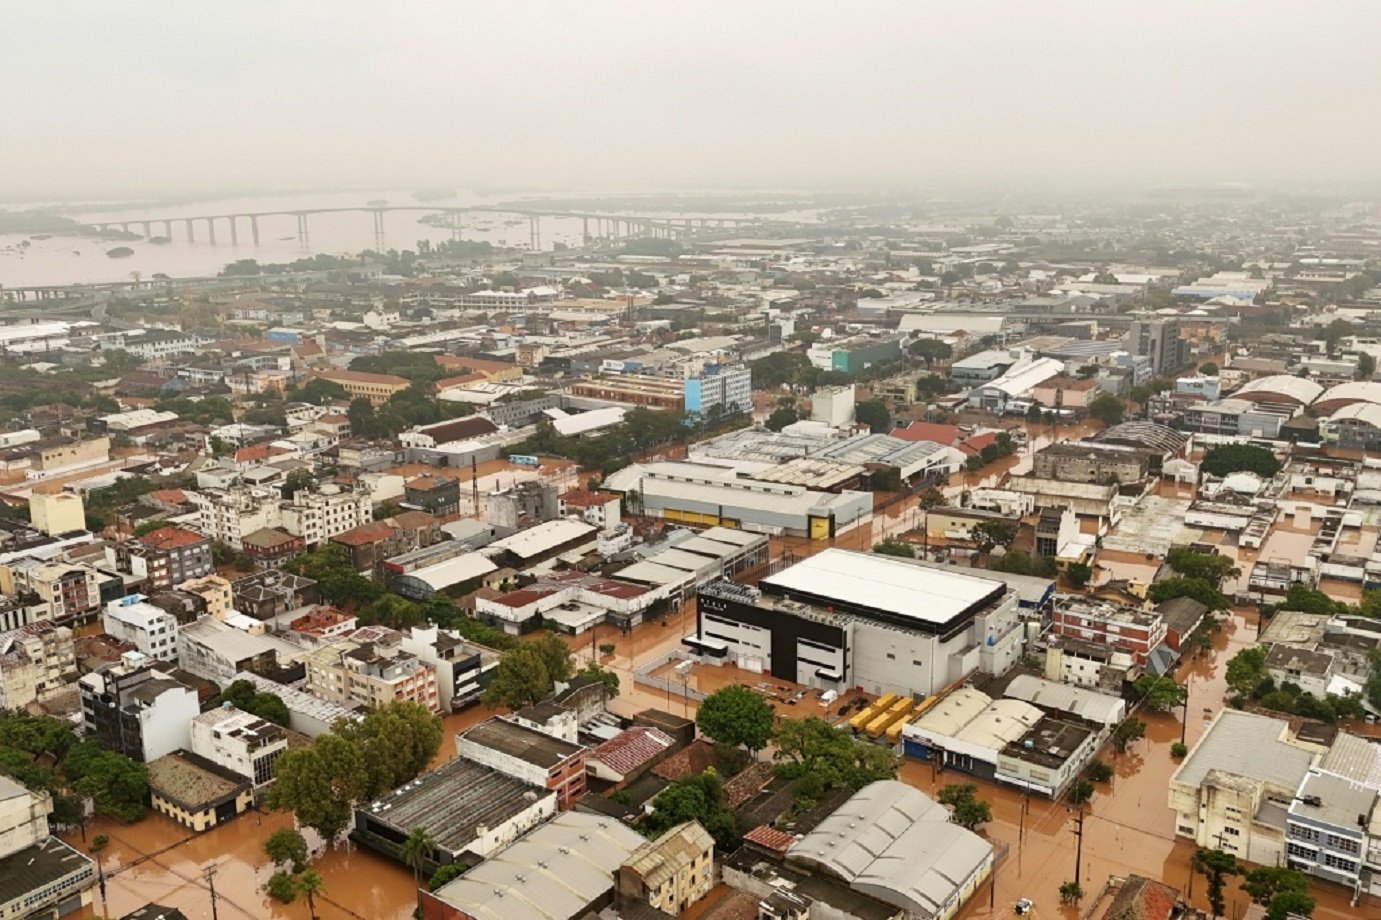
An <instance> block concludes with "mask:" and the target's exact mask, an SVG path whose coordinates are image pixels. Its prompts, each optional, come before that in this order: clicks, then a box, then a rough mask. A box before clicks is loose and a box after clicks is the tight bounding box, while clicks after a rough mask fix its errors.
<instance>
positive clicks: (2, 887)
mask: <svg viewBox="0 0 1381 920" xmlns="http://www.w3.org/2000/svg"><path fill="white" fill-rule="evenodd" d="M52 811H53V799H52V796H50V795H48V794H47V793H36V792H30V791H29V790H28V789H25V788H24V787H23V786H21V785H20V784H19V783H17V782H15V781H14V780H12V779H10V778H9V777H8V776H3V775H0V917H5V918H7V920H8V918H11V917H13V918H21V917H22V918H26V920H27V918H50V917H51V918H56V917H65V916H68V915H69V914H74V913H76V912H77V911H81V910H83V909H88V910H89V909H90V908H91V905H92V897H91V889H92V888H93V887H94V886H95V884H96V863H95V862H94V861H93V860H92V859H91V858H90V857H88V856H86V855H85V854H83V853H81V852H80V851H78V850H76V849H74V848H72V847H70V846H68V845H67V844H65V843H63V842H62V841H61V840H59V839H58V838H57V837H54V836H52V835H51V833H50V828H49V825H48V816H49V815H50V814H52Z"/></svg>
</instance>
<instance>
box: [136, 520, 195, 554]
mask: <svg viewBox="0 0 1381 920" xmlns="http://www.w3.org/2000/svg"><path fill="white" fill-rule="evenodd" d="M205 541H206V538H205V537H203V536H202V535H201V534H199V533H197V532H195V531H192V530H185V529H183V528H181V527H173V526H171V525H170V526H168V527H160V528H158V529H157V530H151V531H149V532H148V533H146V534H144V535H143V536H142V537H137V538H136V539H135V542H136V543H140V544H142V545H144V546H147V547H148V548H149V549H173V548H175V547H179V546H194V545H196V544H198V543H204V542H205Z"/></svg>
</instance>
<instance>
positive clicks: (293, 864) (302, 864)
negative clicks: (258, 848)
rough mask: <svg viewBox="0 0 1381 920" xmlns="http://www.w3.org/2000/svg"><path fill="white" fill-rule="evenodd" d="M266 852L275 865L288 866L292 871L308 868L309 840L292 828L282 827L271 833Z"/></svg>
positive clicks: (265, 843)
mask: <svg viewBox="0 0 1381 920" xmlns="http://www.w3.org/2000/svg"><path fill="white" fill-rule="evenodd" d="M264 852H265V853H267V854H268V857H269V859H271V860H273V864H274V865H275V866H280V867H283V866H286V867H288V868H289V869H290V870H291V871H292V872H294V873H296V872H301V871H302V870H303V869H305V868H307V841H306V840H305V839H304V838H303V836H302V835H301V834H299V833H298V832H297V831H295V830H293V829H292V828H286V827H285V828H282V829H280V830H276V831H274V832H273V833H272V834H269V837H268V839H267V840H265V841H264Z"/></svg>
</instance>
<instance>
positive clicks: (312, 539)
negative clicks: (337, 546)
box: [282, 484, 374, 549]
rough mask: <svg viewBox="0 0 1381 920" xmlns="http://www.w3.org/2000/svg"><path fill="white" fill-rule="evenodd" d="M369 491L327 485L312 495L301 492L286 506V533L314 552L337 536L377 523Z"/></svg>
mask: <svg viewBox="0 0 1381 920" xmlns="http://www.w3.org/2000/svg"><path fill="white" fill-rule="evenodd" d="M373 509H374V504H373V502H372V501H371V500H370V497H369V488H368V487H367V486H364V485H359V486H355V487H350V488H343V487H341V486H338V485H334V484H328V485H324V486H322V487H321V488H320V489H319V490H317V491H315V492H312V491H307V490H305V489H304V490H301V491H299V492H297V493H295V494H294V495H293V497H292V499H290V500H288V501H285V502H283V506H282V520H283V529H284V530H286V531H287V532H288V533H290V534H292V535H294V536H298V537H301V538H302V542H303V543H305V544H306V546H307V548H308V549H315V548H316V547H318V546H320V545H321V544H322V543H324V542H325V541H327V540H329V539H331V538H332V537H334V536H335V535H336V534H339V533H345V531H347V530H351V529H353V528H355V527H359V526H360V525H361V524H366V523H369V522H370V521H372V520H373V519H374V515H373Z"/></svg>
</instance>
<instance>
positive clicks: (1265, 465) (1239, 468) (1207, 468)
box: [1199, 444, 1280, 479]
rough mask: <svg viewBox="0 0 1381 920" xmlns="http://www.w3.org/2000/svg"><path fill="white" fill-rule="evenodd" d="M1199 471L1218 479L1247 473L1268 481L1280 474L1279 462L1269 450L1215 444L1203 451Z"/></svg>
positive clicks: (1253, 445) (1246, 445) (1248, 446)
mask: <svg viewBox="0 0 1381 920" xmlns="http://www.w3.org/2000/svg"><path fill="white" fill-rule="evenodd" d="M1199 471H1200V472H1202V473H1208V474H1209V475H1210V476H1217V477H1219V478H1222V477H1224V476H1227V475H1228V474H1229V473H1238V472H1249V473H1256V474H1257V475H1258V476H1261V477H1262V478H1264V479H1270V478H1271V477H1272V476H1274V475H1275V474H1276V473H1279V472H1280V461H1279V460H1277V459H1276V457H1275V454H1273V453H1271V451H1270V450H1268V449H1267V448H1265V447H1261V446H1259V445H1256V444H1216V445H1214V446H1213V447H1210V448H1209V449H1208V450H1206V451H1204V458H1203V460H1202V461H1200V463H1199Z"/></svg>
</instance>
